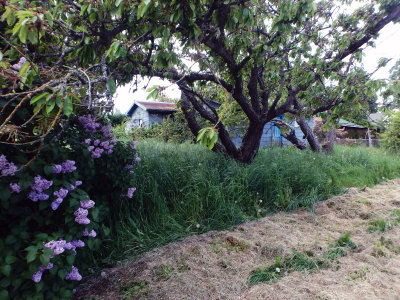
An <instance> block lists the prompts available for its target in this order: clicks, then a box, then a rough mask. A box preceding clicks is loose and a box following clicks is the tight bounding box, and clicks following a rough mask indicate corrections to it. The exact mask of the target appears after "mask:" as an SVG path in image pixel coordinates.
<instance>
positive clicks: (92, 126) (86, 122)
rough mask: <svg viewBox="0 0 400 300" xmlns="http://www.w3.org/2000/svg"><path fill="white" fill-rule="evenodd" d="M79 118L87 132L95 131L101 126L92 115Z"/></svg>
mask: <svg viewBox="0 0 400 300" xmlns="http://www.w3.org/2000/svg"><path fill="white" fill-rule="evenodd" d="M78 120H79V122H80V123H81V124H82V126H83V129H84V130H85V132H86V133H95V132H96V130H97V128H99V127H100V126H101V125H100V123H97V122H96V120H95V119H93V117H92V116H91V115H87V116H82V117H79V118H78Z"/></svg>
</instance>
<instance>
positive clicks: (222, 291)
mask: <svg viewBox="0 0 400 300" xmlns="http://www.w3.org/2000/svg"><path fill="white" fill-rule="evenodd" d="M399 208H400V180H392V181H388V182H385V183H383V184H380V185H377V186H375V187H374V188H365V189H363V190H358V189H355V188H351V189H349V191H348V193H347V194H345V195H341V196H336V197H332V198H331V199H329V200H327V201H324V202H320V203H317V204H316V205H315V207H314V210H298V211H294V212H288V213H284V212H281V213H277V214H274V215H271V216H268V217H266V218H263V219H260V220H258V221H254V222H248V223H245V224H241V225H238V226H236V227H235V228H234V230H233V231H212V232H208V233H206V234H202V235H198V236H191V237H188V238H185V239H184V240H182V241H180V242H175V243H171V244H168V245H166V246H164V247H161V248H158V249H155V250H153V251H151V252H149V253H146V254H145V255H144V256H143V257H141V258H140V259H138V260H136V261H134V262H131V263H127V264H124V265H121V266H116V267H114V268H112V269H109V270H104V271H103V272H102V273H103V274H102V275H100V274H99V275H98V276H94V277H92V278H89V279H87V280H86V282H83V283H82V285H81V286H80V287H79V288H78V290H77V292H76V293H75V298H76V299H165V300H167V299H171V300H172V299H174V300H177V299H196V300H200V299H237V300H239V299H315V300H317V299H357V300H358V299H400V255H399V253H400V217H399V216H397V215H396V214H397V213H398V212H399V211H398V209H399ZM398 218H399V219H398ZM381 219H383V220H384V224H383V223H382V221H378V222H377V221H376V220H381ZM375 223H376V224H378V225H377V226H376V227H377V230H371V229H370V228H371V224H373V226H375V225H374V224H375ZM383 225H385V226H384V230H383V231H381V229H382V227H383ZM373 229H375V227H373ZM345 232H349V233H350V234H351V240H352V241H354V243H355V244H356V245H357V248H356V249H354V250H352V251H348V252H347V255H345V256H343V257H340V258H338V259H335V260H332V261H331V262H329V263H328V264H326V265H325V266H324V267H321V268H318V269H316V270H313V271H307V270H305V271H294V272H290V273H288V274H287V275H286V276H283V277H281V278H280V279H279V280H277V281H270V282H268V283H258V284H255V285H250V284H249V277H250V274H251V272H252V271H253V270H255V269H258V268H266V267H268V266H269V265H271V264H274V263H275V261H276V257H277V256H282V257H283V258H285V257H288V256H290V255H291V254H292V253H293V250H294V249H295V250H296V251H299V252H302V253H310V254H311V255H313V256H315V257H323V256H324V253H326V252H327V251H328V250H329V249H331V248H332V244H333V243H334V242H335V241H337V239H338V238H339V237H340V236H341V235H343V233H345Z"/></svg>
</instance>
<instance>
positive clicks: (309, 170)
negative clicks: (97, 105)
mask: <svg viewBox="0 0 400 300" xmlns="http://www.w3.org/2000/svg"><path fill="white" fill-rule="evenodd" d="M138 153H139V156H140V157H141V158H142V161H141V162H140V163H139V164H137V165H136V167H135V174H136V176H135V181H136V182H135V186H136V187H137V191H136V192H135V195H134V198H133V199H131V200H129V201H127V202H125V203H123V204H122V209H121V213H120V215H121V224H120V230H119V234H118V235H117V238H118V245H119V247H118V251H117V252H116V253H115V254H116V255H118V256H119V257H120V256H121V255H122V256H128V255H129V256H132V255H133V256H135V255H137V254H140V253H141V252H143V251H147V250H149V249H151V248H153V247H157V246H160V245H162V244H165V243H167V242H170V241H173V240H176V239H179V238H181V237H184V236H187V235H190V234H194V233H201V232H205V231H208V230H213V229H226V228H229V227H230V226H232V225H234V224H238V223H241V222H244V221H246V220H249V219H255V218H257V217H261V216H264V215H266V214H268V213H271V212H274V211H277V210H290V209H296V208H300V207H312V205H313V204H314V203H315V202H317V201H320V200H323V199H326V198H328V197H329V196H331V195H333V194H337V193H340V192H343V191H344V190H345V188H347V187H352V186H355V187H363V186H371V185H374V184H376V183H379V182H381V181H382V180H384V179H391V178H395V177H400V160H399V159H398V156H394V155H390V154H388V153H385V152H384V151H383V150H379V149H367V148H348V147H336V148H335V150H334V152H333V154H332V155H331V156H327V155H325V154H322V153H320V154H319V153H313V152H311V151H299V150H296V149H293V148H269V149H262V150H260V152H259V154H258V155H257V157H256V158H255V160H254V162H253V163H252V164H251V165H242V164H240V163H237V162H235V161H234V160H231V159H227V158H226V157H224V156H223V155H221V154H218V153H213V152H211V151H208V150H207V149H205V148H204V147H202V146H199V145H192V144H183V145H175V144H164V143H160V142H155V141H142V142H140V143H139V144H138Z"/></svg>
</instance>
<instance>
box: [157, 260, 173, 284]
mask: <svg viewBox="0 0 400 300" xmlns="http://www.w3.org/2000/svg"><path fill="white" fill-rule="evenodd" d="M173 271H174V268H172V267H171V266H169V265H164V264H163V265H161V266H158V267H156V268H154V270H153V273H154V279H155V280H156V281H160V280H163V281H167V280H168V279H169V278H170V277H171V275H172V272H173Z"/></svg>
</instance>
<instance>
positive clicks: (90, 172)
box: [0, 116, 139, 299]
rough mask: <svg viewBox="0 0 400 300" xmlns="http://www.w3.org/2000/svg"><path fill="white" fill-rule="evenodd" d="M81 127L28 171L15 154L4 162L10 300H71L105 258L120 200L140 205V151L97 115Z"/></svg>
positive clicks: (4, 255)
mask: <svg viewBox="0 0 400 300" xmlns="http://www.w3.org/2000/svg"><path fill="white" fill-rule="evenodd" d="M75 124H76V125H75V126H71V130H67V131H66V132H65V133H64V135H63V136H61V137H60V138H59V139H57V141H54V142H53V143H51V144H50V145H49V147H47V148H44V149H43V150H42V153H41V155H40V156H39V157H38V158H37V159H35V160H34V161H33V162H32V163H31V164H30V165H29V167H28V168H21V167H22V166H23V164H24V163H26V162H27V160H25V161H24V159H21V157H19V158H18V155H17V154H13V155H7V156H6V155H4V154H3V155H0V174H1V177H2V180H1V181H0V205H1V206H2V214H1V215H0V225H1V226H2V229H3V230H2V232H3V235H2V237H1V238H2V240H3V241H5V244H4V247H3V248H2V247H0V265H3V266H7V270H8V268H10V273H6V277H9V280H10V285H9V286H8V287H6V289H7V292H8V294H9V295H10V297H12V298H15V299H27V298H32V297H36V296H37V295H42V294H43V295H44V294H45V293H46V295H48V296H46V297H51V298H54V299H55V298H70V297H71V295H72V294H71V291H72V289H73V287H74V282H76V281H79V280H81V279H82V275H85V274H87V273H88V270H89V269H90V267H91V266H93V265H94V264H96V263H97V262H96V257H97V256H99V257H102V256H103V255H104V248H101V245H102V240H103V239H104V238H105V237H107V235H110V232H111V230H114V229H113V226H114V225H113V224H116V222H117V221H118V215H117V214H118V212H119V211H120V210H119V207H118V205H119V203H120V198H119V196H118V195H120V194H124V198H125V199H133V200H132V201H134V192H135V187H132V183H131V182H132V179H131V177H130V176H131V172H133V171H132V169H133V167H134V165H135V164H136V163H137V162H138V161H139V160H138V159H137V155H136V152H135V144H132V145H130V146H129V145H123V144H121V143H120V142H117V141H116V140H115V139H114V135H113V134H112V133H111V131H110V129H111V127H110V126H109V125H106V126H103V125H102V124H101V122H98V121H97V120H96V119H95V118H94V117H92V116H85V117H80V118H79V119H78V120H77V122H76V123H75ZM72 128H73V129H72ZM17 158H18V159H17ZM17 161H18V163H17ZM20 169H21V171H18V170H20ZM82 179H84V180H82ZM92 199H94V200H92ZM108 240H111V239H109V238H108ZM108 248H110V247H108ZM108 248H107V249H108ZM100 249H102V251H99V250H100ZM28 278H29V279H28ZM57 278H58V279H57ZM18 280H19V281H18ZM21 280H22V281H21ZM18 282H20V283H19V285H18ZM21 284H22V285H21ZM55 286H57V289H56V290H58V292H54V291H53V290H52V288H53V287H55ZM49 295H50V296H49Z"/></svg>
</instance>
